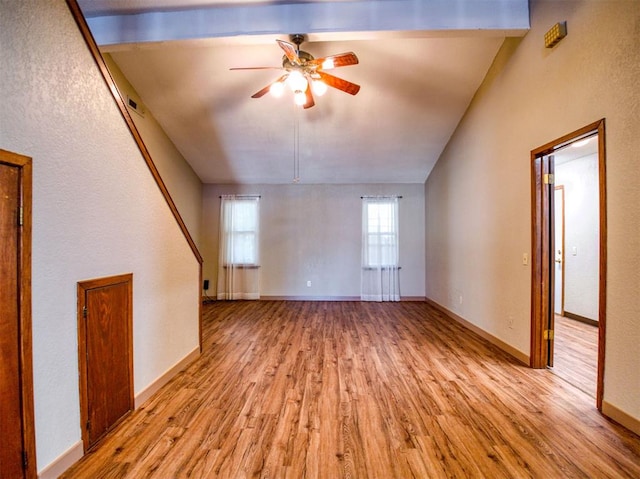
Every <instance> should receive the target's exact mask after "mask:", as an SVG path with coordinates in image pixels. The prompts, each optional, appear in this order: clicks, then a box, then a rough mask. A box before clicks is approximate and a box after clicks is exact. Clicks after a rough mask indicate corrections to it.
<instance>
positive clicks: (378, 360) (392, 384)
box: [63, 301, 640, 479]
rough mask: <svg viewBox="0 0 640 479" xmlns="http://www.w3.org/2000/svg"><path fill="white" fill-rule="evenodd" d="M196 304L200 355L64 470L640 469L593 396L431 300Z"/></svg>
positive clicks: (103, 473) (390, 474)
mask: <svg viewBox="0 0 640 479" xmlns="http://www.w3.org/2000/svg"><path fill="white" fill-rule="evenodd" d="M204 315H205V321H204V351H203V354H202V357H201V358H200V359H198V360H197V361H195V362H194V364H192V365H191V366H190V367H189V368H188V369H187V370H186V371H184V372H183V373H181V374H179V375H178V376H177V377H175V378H174V379H173V380H172V381H171V382H170V383H169V384H168V385H167V386H166V387H165V388H163V389H162V390H161V391H159V392H158V393H157V394H156V395H155V396H154V397H153V398H151V399H150V400H149V401H148V402H147V403H146V404H145V405H144V406H143V407H142V408H140V409H139V410H137V411H135V412H134V413H133V414H132V415H131V416H130V417H129V418H127V419H126V420H125V421H123V422H122V423H121V424H120V426H119V427H118V428H117V429H116V430H115V431H113V432H112V433H111V434H110V435H109V436H108V437H107V438H106V439H105V440H104V441H103V442H102V443H101V444H100V445H99V446H98V447H97V448H96V449H95V450H94V451H93V452H91V453H90V454H88V455H87V456H85V457H84V458H83V459H82V460H81V461H80V462H79V463H78V464H76V465H75V466H74V467H73V468H72V469H70V470H69V471H68V472H67V473H66V474H65V475H64V476H63V477H65V478H92V479H100V478H147V477H149V478H182V477H191V478H215V477H221V478H245V477H246V478H249V477H255V478H295V479H298V478H327V479H333V478H381V479H389V478H450V477H459V478H471V477H486V478H520V477H522V478H524V477H536V478H561V477H589V478H607V477H608V478H621V477H629V478H631V477H635V478H638V477H640V438H639V437H638V436H636V435H634V434H633V433H631V432H629V431H627V430H625V429H624V428H622V427H620V426H617V425H616V424H614V423H612V422H609V421H607V420H606V419H605V418H604V417H603V416H601V415H600V414H599V413H598V412H597V410H596V409H595V407H594V400H593V398H591V397H589V396H588V395H587V394H585V393H584V392H582V391H580V390H579V389H577V388H575V387H573V386H571V385H569V384H568V383H567V382H565V381H564V380H562V379H560V378H558V377H557V376H555V375H554V374H552V373H550V372H549V371H546V370H532V369H529V368H528V367H526V366H524V365H521V364H519V363H517V362H516V361H515V360H513V359H512V358H510V357H509V356H507V355H506V354H504V353H503V352H501V351H499V350H497V349H496V348H494V347H493V346H491V345H489V344H488V343H487V342H485V341H484V340H482V339H481V338H479V337H478V336H476V335H474V334H472V333H470V332H469V331H467V330H465V329H464V328H463V327H461V326H459V325H458V324H457V323H455V322H453V321H451V320H449V319H447V318H446V317H444V316H443V315H442V314H441V313H440V312H438V311H436V310H434V309H433V308H432V307H430V306H429V305H427V304H426V303H420V302H416V303H408V302H406V303H405V302H403V303H386V304H378V303H359V302H287V301H254V302H217V303H213V304H211V305H207V306H205V308H204Z"/></svg>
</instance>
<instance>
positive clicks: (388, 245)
mask: <svg viewBox="0 0 640 479" xmlns="http://www.w3.org/2000/svg"><path fill="white" fill-rule="evenodd" d="M398 233H399V232H398V197H363V198H362V280H361V292H360V299H361V300H362V301H400V274H399V270H400V267H399V265H398V258H399V254H398V237H399V234H398Z"/></svg>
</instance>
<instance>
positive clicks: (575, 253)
mask: <svg viewBox="0 0 640 479" xmlns="http://www.w3.org/2000/svg"><path fill="white" fill-rule="evenodd" d="M571 254H572V255H573V256H576V255H577V254H578V247H577V246H574V247H573V248H571Z"/></svg>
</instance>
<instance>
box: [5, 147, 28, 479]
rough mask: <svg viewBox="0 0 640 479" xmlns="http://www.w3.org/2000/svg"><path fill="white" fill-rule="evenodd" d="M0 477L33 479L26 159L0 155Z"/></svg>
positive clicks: (9, 154)
mask: <svg viewBox="0 0 640 479" xmlns="http://www.w3.org/2000/svg"><path fill="white" fill-rule="evenodd" d="M0 258H1V260H0V477H3V478H4V477H11V478H31V477H35V475H36V467H35V437H34V436H35V434H34V425H33V422H34V419H33V374H32V364H31V293H30V292H31V158H28V157H26V156H22V155H18V154H15V153H11V152H8V151H4V150H0Z"/></svg>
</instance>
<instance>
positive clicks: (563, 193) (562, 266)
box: [553, 185, 565, 316]
mask: <svg viewBox="0 0 640 479" xmlns="http://www.w3.org/2000/svg"><path fill="white" fill-rule="evenodd" d="M558 191H559V192H560V193H562V235H561V236H562V258H560V260H561V261H562V263H561V270H562V272H561V273H560V274H561V275H562V290H561V291H560V294H561V295H562V297H561V298H560V314H561V315H562V316H564V288H565V284H564V276H565V270H564V258H565V252H564V243H565V216H564V209H565V206H564V204H565V191H564V185H556V187H555V192H556V193H557V192H558ZM554 201H555V198H554ZM555 249H557V245H556V247H555V248H554V250H555ZM554 255H555V253H554ZM553 310H554V312H555V305H554V309H553Z"/></svg>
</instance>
